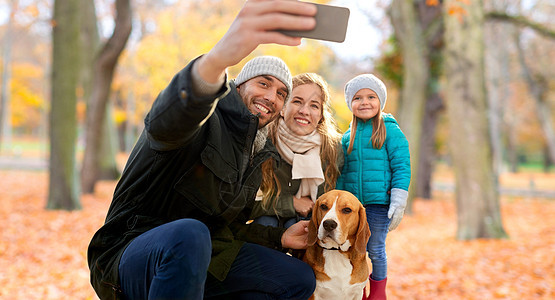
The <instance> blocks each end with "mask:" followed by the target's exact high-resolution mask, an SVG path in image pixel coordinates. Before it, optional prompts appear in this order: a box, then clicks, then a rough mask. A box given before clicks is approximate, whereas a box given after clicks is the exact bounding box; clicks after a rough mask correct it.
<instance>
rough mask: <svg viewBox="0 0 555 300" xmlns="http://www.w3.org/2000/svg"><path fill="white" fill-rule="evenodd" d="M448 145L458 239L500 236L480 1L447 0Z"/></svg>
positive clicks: (502, 232) (502, 234)
mask: <svg viewBox="0 0 555 300" xmlns="http://www.w3.org/2000/svg"><path fill="white" fill-rule="evenodd" d="M444 3H445V26H446V30H445V45H446V51H445V55H446V56H445V62H444V64H445V75H446V82H447V90H446V99H447V103H448V104H447V108H448V109H447V111H448V116H449V146H450V150H451V156H452V159H453V167H454V171H455V177H456V188H455V190H456V192H455V193H456V202H457V221H458V227H457V238H458V239H461V240H471V239H477V238H504V237H506V236H507V234H506V233H505V230H504V229H503V225H502V222H501V213H500V207H499V206H500V204H499V192H498V183H497V177H496V176H495V172H494V171H493V163H492V149H491V144H490V137H489V135H490V131H489V126H488V120H487V109H488V108H487V99H486V89H485V70H484V36H483V26H484V12H483V3H482V1H468V2H462V1H457V0H446V1H445V2H444Z"/></svg>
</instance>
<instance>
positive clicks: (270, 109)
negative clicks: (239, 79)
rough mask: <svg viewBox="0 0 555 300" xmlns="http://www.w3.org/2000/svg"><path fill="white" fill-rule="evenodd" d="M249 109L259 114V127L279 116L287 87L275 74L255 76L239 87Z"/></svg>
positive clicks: (238, 89) (285, 97)
mask: <svg viewBox="0 0 555 300" xmlns="http://www.w3.org/2000/svg"><path fill="white" fill-rule="evenodd" d="M237 91H238V92H239V95H241V98H242V99H243V102H244V103H245V105H246V106H247V108H248V109H249V111H250V112H251V113H253V114H255V115H258V118H259V122H258V128H262V127H264V126H266V125H268V124H269V123H270V122H271V121H273V120H274V119H276V118H277V116H278V115H279V112H280V111H281V109H282V108H283V104H284V103H285V99H287V87H286V86H285V84H283V82H281V81H280V80H279V79H277V78H275V77H274V76H269V75H262V76H257V77H254V78H252V79H250V80H248V81H246V82H244V83H242V84H241V85H240V86H238V87H237Z"/></svg>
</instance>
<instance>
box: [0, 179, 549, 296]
mask: <svg viewBox="0 0 555 300" xmlns="http://www.w3.org/2000/svg"><path fill="white" fill-rule="evenodd" d="M534 176H536V178H539V180H545V181H547V182H552V183H555V177H554V176H553V174H551V175H549V176H547V177H545V175H534ZM514 180H516V179H514ZM523 180H528V179H527V178H525V179H523ZM516 181H518V180H516ZM114 186H115V182H101V183H100V184H99V186H98V187H97V191H96V193H95V195H89V196H84V197H83V198H82V204H83V210H80V211H74V212H65V211H47V210H45V209H44V207H45V204H46V197H47V190H48V179H47V176H46V173H44V172H30V171H13V170H12V171H0V220H2V221H3V222H2V226H1V229H0V299H41V300H42V299H97V297H96V295H95V294H94V291H93V289H92V288H91V286H90V284H89V273H88V268H87V264H86V249H87V245H88V242H89V240H90V238H91V237H92V235H93V233H94V232H95V231H96V229H97V228H98V227H99V226H100V225H101V224H102V222H103V220H104V217H105V215H106V211H107V209H108V206H109V202H110V199H111V194H112V191H113V189H114ZM551 186H552V187H553V186H555V184H553V185H551ZM501 210H502V217H503V223H504V226H505V230H506V231H507V233H508V234H509V239H505V240H475V241H457V240H456V239H455V233H456V228H457V225H456V223H457V219H456V214H455V204H454V198H453V195H452V194H450V193H443V194H441V193H435V194H434V200H432V201H422V200H417V201H416V202H415V204H414V213H413V214H412V215H407V216H405V218H404V220H403V222H402V223H401V225H400V226H399V228H398V229H397V230H395V231H393V232H391V233H390V234H389V236H388V240H387V243H388V244H387V249H388V256H389V279H388V286H387V292H388V296H389V298H388V299H390V300H391V299H555V200H553V199H551V200H546V199H532V198H515V197H512V198H509V197H503V198H502V200H501Z"/></svg>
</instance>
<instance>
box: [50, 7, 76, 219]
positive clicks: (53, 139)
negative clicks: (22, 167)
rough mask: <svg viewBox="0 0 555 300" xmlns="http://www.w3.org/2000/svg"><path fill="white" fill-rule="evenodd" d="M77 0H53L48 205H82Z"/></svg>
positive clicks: (54, 206)
mask: <svg viewBox="0 0 555 300" xmlns="http://www.w3.org/2000/svg"><path fill="white" fill-rule="evenodd" d="M80 2H81V0H56V1H55V2H54V18H53V22H52V23H53V24H54V26H53V31H52V38H53V42H52V47H53V51H52V55H53V58H52V99H51V101H52V102H51V111H50V177H49V191H48V203H47V206H46V207H47V208H48V209H66V210H74V209H80V208H81V204H80V200H79V185H78V182H79V181H78V179H77V171H76V163H75V148H76V140H77V126H76V125H77V113H76V103H77V95H76V94H75V91H76V88H77V78H78V73H79V55H78V54H79V22H78V18H79V8H80V6H79V4H80Z"/></svg>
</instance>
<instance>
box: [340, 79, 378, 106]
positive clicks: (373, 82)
mask: <svg viewBox="0 0 555 300" xmlns="http://www.w3.org/2000/svg"><path fill="white" fill-rule="evenodd" d="M361 89H371V90H373V91H374V92H375V93H376V94H377V95H378V99H379V100H380V108H381V110H383V108H384V107H385V102H386V101H387V89H386V88H385V84H384V83H383V82H382V81H381V80H380V79H379V78H378V77H376V76H374V75H373V74H362V75H358V76H357V77H355V78H353V79H351V80H349V82H347V84H346V85H345V102H347V106H348V107H349V110H350V111H353V108H352V107H351V102H352V101H353V97H354V96H355V94H356V93H357V92H358V91H360V90H361Z"/></svg>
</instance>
